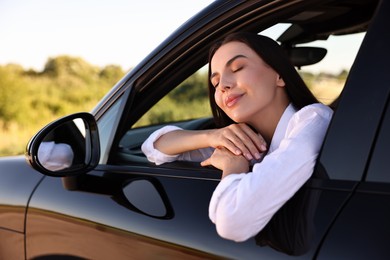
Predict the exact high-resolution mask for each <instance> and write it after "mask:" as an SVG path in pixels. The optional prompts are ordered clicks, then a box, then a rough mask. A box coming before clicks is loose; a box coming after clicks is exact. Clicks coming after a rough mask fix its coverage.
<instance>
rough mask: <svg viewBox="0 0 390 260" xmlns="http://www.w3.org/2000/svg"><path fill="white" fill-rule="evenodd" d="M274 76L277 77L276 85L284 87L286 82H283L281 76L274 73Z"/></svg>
mask: <svg viewBox="0 0 390 260" xmlns="http://www.w3.org/2000/svg"><path fill="white" fill-rule="evenodd" d="M276 76H277V78H276V86H278V87H285V86H286V83H285V82H284V80H283V78H282V77H281V76H280V75H279V74H276Z"/></svg>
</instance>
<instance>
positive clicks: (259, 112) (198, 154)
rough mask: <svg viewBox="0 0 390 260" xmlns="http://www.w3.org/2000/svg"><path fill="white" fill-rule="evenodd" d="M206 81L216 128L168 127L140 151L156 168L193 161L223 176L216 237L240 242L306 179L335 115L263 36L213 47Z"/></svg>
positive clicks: (239, 36)
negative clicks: (163, 164)
mask: <svg viewBox="0 0 390 260" xmlns="http://www.w3.org/2000/svg"><path fill="white" fill-rule="evenodd" d="M209 77H210V80H209V90H210V103H211V108H212V111H213V115H214V118H215V120H216V123H217V126H218V128H217V129H212V130H199V131H186V130H181V129H178V128H176V127H173V126H167V127H164V128H162V129H160V130H158V131H156V132H155V133H153V134H152V135H151V136H150V137H149V138H148V139H147V140H146V141H145V143H144V144H143V146H142V149H143V152H144V153H145V154H146V156H147V157H148V159H149V160H150V161H152V162H155V163H156V164H161V163H164V162H169V161H173V160H192V161H201V165H202V166H208V165H212V166H214V167H216V168H218V169H220V170H222V179H221V181H220V183H219V184H218V186H217V188H216V190H215V191H214V193H213V196H212V198H211V201H210V205H209V216H210V219H211V220H212V221H213V222H214V223H215V224H216V228H217V232H218V233H219V235H220V236H222V237H224V238H226V239H231V240H234V241H245V240H247V239H248V238H250V237H253V236H254V235H256V234H257V233H258V232H259V231H261V230H262V229H263V228H264V226H265V225H266V224H267V223H268V221H269V220H270V219H271V218H272V216H273V215H274V214H275V213H276V212H277V211H278V209H279V208H281V207H282V206H283V204H284V203H285V202H286V201H287V200H289V199H290V198H291V197H292V196H293V195H294V194H295V192H296V191H298V190H299V188H300V187H301V186H302V185H303V184H304V183H305V182H306V181H307V180H308V178H309V177H310V176H311V174H312V172H313V167H314V165H315V161H316V158H317V156H318V152H319V150H320V148H321V144H322V141H323V138H324V135H325V132H326V129H327V127H328V124H329V121H330V119H331V116H332V110H331V109H330V108H328V107H327V106H325V105H322V104H320V103H318V101H317V100H316V99H315V97H314V96H313V95H312V93H311V92H310V91H309V90H308V88H307V87H306V85H305V83H304V82H303V80H302V79H301V78H300V76H299V74H298V73H297V71H296V70H295V68H294V67H293V66H292V65H291V63H290V61H289V59H288V57H287V55H286V54H285V53H284V51H283V49H282V48H281V47H280V46H279V45H278V44H277V43H276V42H275V41H273V40H272V39H269V38H267V37H265V36H260V35H256V34H251V33H235V34H232V35H229V36H227V37H226V38H224V39H223V40H222V41H219V42H217V43H216V44H215V45H214V46H213V47H212V48H211V50H210V55H209ZM252 165H253V167H251V166H252Z"/></svg>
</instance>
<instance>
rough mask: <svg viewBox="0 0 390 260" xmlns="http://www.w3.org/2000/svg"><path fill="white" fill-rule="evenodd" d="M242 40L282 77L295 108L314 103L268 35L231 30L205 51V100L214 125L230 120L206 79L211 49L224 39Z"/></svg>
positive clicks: (230, 40) (215, 49)
mask: <svg viewBox="0 0 390 260" xmlns="http://www.w3.org/2000/svg"><path fill="white" fill-rule="evenodd" d="M233 41H236V42H242V43H245V44H246V45H247V46H248V47H249V48H251V49H252V50H254V51H255V52H256V53H257V54H258V55H259V56H260V57H261V58H262V59H263V61H264V62H265V63H267V64H268V65H269V66H270V67H271V68H272V69H274V70H275V71H276V72H277V73H278V74H279V75H280V76H281V77H282V79H283V80H284V82H285V84H286V87H285V89H286V92H287V95H288V97H289V99H290V102H291V103H292V104H293V106H294V107H295V108H296V109H301V108H302V107H304V106H307V105H310V104H313V103H317V102H318V100H317V99H316V98H315V97H314V95H313V94H312V93H311V92H310V90H309V89H308V87H307V86H306V84H305V82H304V81H303V80H302V78H301V77H300V76H299V74H298V72H297V71H296V69H295V67H294V66H293V65H292V64H291V62H290V59H289V57H288V56H287V54H286V52H285V51H284V50H283V48H282V47H281V46H280V45H279V44H278V43H277V42H276V41H274V40H272V39H271V38H268V37H266V36H263V35H258V34H255V33H248V32H238V33H233V34H230V35H228V36H226V37H225V38H223V39H221V40H219V41H217V42H216V43H214V44H213V45H212V46H211V48H210V52H209V80H208V85H209V99H210V106H211V111H212V112H213V116H214V120H215V123H216V126H217V127H224V126H227V125H230V124H232V123H234V121H233V120H232V119H231V118H229V117H228V116H227V115H226V114H225V112H223V110H222V109H220V108H219V107H218V105H217V104H216V103H215V99H214V93H215V88H214V86H213V85H212V84H211V82H210V76H211V67H210V66H211V65H210V64H211V59H212V58H213V56H214V54H215V52H216V51H217V50H218V49H219V48H220V47H221V46H222V45H224V44H226V43H228V42H233Z"/></svg>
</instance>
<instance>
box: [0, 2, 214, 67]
mask: <svg viewBox="0 0 390 260" xmlns="http://www.w3.org/2000/svg"><path fill="white" fill-rule="evenodd" d="M211 2H213V1H212V0H192V1H188V0H184V1H183V0H144V1H132V0H0V65H5V64H7V63H16V64H20V65H22V66H23V67H24V68H26V69H29V68H32V69H35V70H42V69H43V67H44V64H45V62H46V61H47V59H48V58H49V57H56V56H58V55H71V56H76V57H81V58H83V59H85V60H86V61H87V62H89V63H91V64H93V65H97V66H105V65H108V64H116V65H120V66H121V67H122V68H123V69H125V70H128V69H130V68H131V67H134V66H135V65H137V64H138V62H140V61H141V60H142V59H143V58H144V57H146V56H147V55H148V54H149V53H150V52H151V51H152V50H153V49H154V48H155V47H157V46H158V44H160V43H161V42H162V41H163V40H164V39H165V38H166V37H168V36H169V35H170V34H171V33H172V32H173V31H174V30H175V29H177V28H178V27H179V26H180V25H181V24H183V23H184V22H185V21H187V20H188V19H189V18H191V17H192V16H193V15H195V14H196V13H197V12H198V11H200V10H201V9H203V8H204V7H206V6H207V5H209V4H210V3H211Z"/></svg>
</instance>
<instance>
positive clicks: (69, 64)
mask: <svg viewBox="0 0 390 260" xmlns="http://www.w3.org/2000/svg"><path fill="white" fill-rule="evenodd" d="M123 75H124V71H123V70H122V68H121V67H120V66H115V65H108V66H106V67H104V68H99V67H96V66H93V65H91V64H89V63H87V62H86V61H84V60H83V59H81V58H77V57H70V56H59V57H56V58H50V59H49V60H48V61H47V62H46V64H45V66H44V69H43V71H40V72H37V71H34V70H31V69H29V70H24V69H23V68H22V67H21V66H19V65H14V64H8V65H5V66H0V136H1V143H0V156H4V155H15V154H22V153H23V152H24V148H25V145H26V143H27V142H28V140H29V138H30V137H31V136H32V135H33V134H34V133H35V132H36V131H38V130H39V129H40V128H42V127H43V126H44V125H45V124H47V123H49V122H50V121H52V120H54V119H56V118H59V117H61V116H64V115H67V114H70V113H74V112H80V111H90V110H91V109H92V108H93V107H94V106H95V105H96V104H97V102H98V101H99V100H100V99H101V98H102V97H103V96H104V95H105V94H106V93H107V91H108V90H109V89H110V88H111V87H112V86H113V85H114V84H115V83H116V82H117V81H118V80H119V79H121V78H122V77H123Z"/></svg>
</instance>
